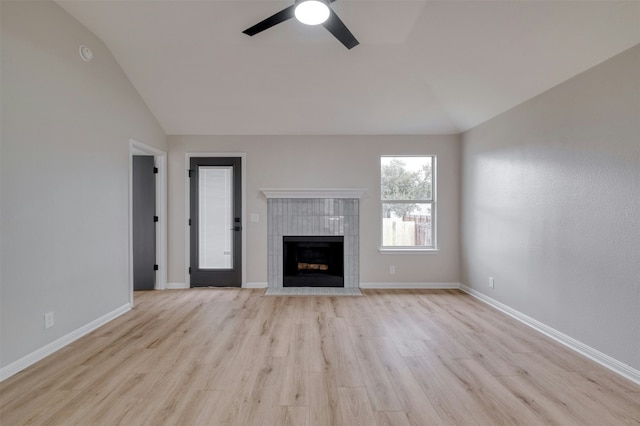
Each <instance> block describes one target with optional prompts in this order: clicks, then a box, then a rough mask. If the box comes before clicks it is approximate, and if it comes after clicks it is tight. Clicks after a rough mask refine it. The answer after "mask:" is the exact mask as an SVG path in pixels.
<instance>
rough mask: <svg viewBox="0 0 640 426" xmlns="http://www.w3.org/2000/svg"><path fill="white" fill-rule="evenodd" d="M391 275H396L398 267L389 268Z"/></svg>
mask: <svg viewBox="0 0 640 426" xmlns="http://www.w3.org/2000/svg"><path fill="white" fill-rule="evenodd" d="M389 273H390V274H391V275H395V274H396V265H391V266H389Z"/></svg>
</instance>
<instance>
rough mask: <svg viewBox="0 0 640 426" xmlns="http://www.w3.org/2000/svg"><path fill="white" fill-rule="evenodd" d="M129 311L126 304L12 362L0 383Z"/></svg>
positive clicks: (5, 368) (4, 370) (3, 372)
mask: <svg viewBox="0 0 640 426" xmlns="http://www.w3.org/2000/svg"><path fill="white" fill-rule="evenodd" d="M130 310H131V304H130V303H127V304H126V305H122V306H120V307H119V308H117V309H115V310H113V311H111V312H109V313H107V314H105V315H103V316H101V317H100V318H97V319H95V320H93V321H91V322H90V323H88V324H86V325H83V326H82V327H80V328H78V329H76V330H74V331H72V332H71V333H68V334H66V335H64V336H62V337H60V338H59V339H57V340H54V341H53V342H51V343H49V344H47V345H45V346H43V347H41V348H40V349H37V350H35V351H33V352H31V353H30V354H28V355H25V356H23V357H22V358H20V359H19V360H17V361H14V362H12V363H11V364H9V365H7V366H5V367H2V368H1V369H0V382H2V381H3V380H5V379H8V378H9V377H11V376H13V375H14V374H16V373H19V372H20V371H22V370H24V369H25V368H27V367H29V366H31V365H33V364H35V363H36V362H38V361H40V360H41V359H43V358H45V357H47V356H49V355H51V354H52V353H54V352H56V351H58V350H60V349H62V348H63V347H65V346H67V345H68V344H70V343H72V342H74V341H76V340H78V339H79V338H81V337H82V336H84V335H86V334H89V333H91V332H92V331H93V330H95V329H97V328H99V327H101V326H103V325H105V324H106V323H108V322H109V321H112V320H114V319H116V318H118V317H119V316H120V315H122V314H124V313H126V312H129V311H130Z"/></svg>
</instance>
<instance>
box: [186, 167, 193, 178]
mask: <svg viewBox="0 0 640 426" xmlns="http://www.w3.org/2000/svg"><path fill="white" fill-rule="evenodd" d="M192 171H193V170H191V169H187V173H188V174H189V177H191V172H192Z"/></svg>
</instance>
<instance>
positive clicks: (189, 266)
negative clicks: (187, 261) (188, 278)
mask: <svg viewBox="0 0 640 426" xmlns="http://www.w3.org/2000/svg"><path fill="white" fill-rule="evenodd" d="M189 275H191V266H189Z"/></svg>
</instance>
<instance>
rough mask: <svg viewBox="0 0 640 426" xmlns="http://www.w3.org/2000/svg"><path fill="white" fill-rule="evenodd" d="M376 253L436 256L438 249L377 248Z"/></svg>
mask: <svg viewBox="0 0 640 426" xmlns="http://www.w3.org/2000/svg"><path fill="white" fill-rule="evenodd" d="M378 251H379V252H380V254H436V253H438V252H439V251H440V249H437V248H436V249H433V248H400V247H398V248H392V247H378Z"/></svg>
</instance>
